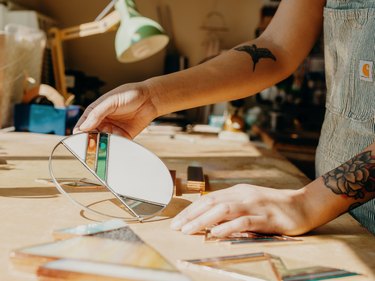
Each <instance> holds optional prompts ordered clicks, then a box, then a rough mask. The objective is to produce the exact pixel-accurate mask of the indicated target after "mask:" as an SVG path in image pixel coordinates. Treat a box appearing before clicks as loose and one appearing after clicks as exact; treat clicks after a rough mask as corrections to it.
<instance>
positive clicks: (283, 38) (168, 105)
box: [77, 0, 325, 137]
mask: <svg viewBox="0 0 375 281" xmlns="http://www.w3.org/2000/svg"><path fill="white" fill-rule="evenodd" d="M324 4H325V0H314V1H311V0H284V1H282V2H281V3H280V7H279V9H278V11H277V13H276V15H275V17H274V18H273V20H272V22H271V23H270V25H269V26H268V28H267V29H266V30H265V31H264V33H263V34H262V36H261V37H259V38H257V39H255V40H252V41H249V42H246V43H244V44H241V45H240V46H238V47H236V48H234V49H232V50H230V51H228V52H225V53H224V54H222V55H220V56H218V57H216V58H214V59H212V60H210V61H208V62H206V63H203V64H200V65H198V66H195V67H192V68H189V69H187V70H185V71H180V72H177V73H173V74H170V75H165V76H160V77H154V78H152V79H149V80H147V81H144V82H141V83H136V84H127V85H123V86H120V87H118V88H116V89H114V90H112V91H111V92H109V93H107V94H106V95H104V96H102V97H100V98H99V99H98V100H97V101H95V102H94V103H93V104H92V105H90V107H89V108H88V109H87V110H86V111H85V113H84V114H83V117H82V118H81V119H80V121H79V122H78V125H77V126H78V127H80V129H81V130H84V131H88V130H92V129H99V130H104V131H113V132H116V133H120V134H123V135H126V136H130V137H134V136H135V135H136V134H137V133H139V131H141V130H142V129H143V128H144V127H145V126H146V125H148V123H149V122H151V121H152V119H154V118H155V117H157V116H160V115H163V114H166V113H169V112H173V111H178V110H182V109H187V108H192V107H196V106H200V105H204V104H212V103H216V102H222V101H228V100H234V99H239V98H243V97H245V96H249V95H252V94H255V93H258V92H259V91H261V90H263V89H265V88H267V87H270V86H272V85H274V84H275V83H277V82H279V81H281V80H282V79H284V78H286V77H288V76H289V75H290V74H291V73H292V72H293V71H294V70H295V69H296V68H297V67H298V65H299V64H300V63H301V62H302V60H303V59H304V58H305V57H306V55H307V54H308V53H309V51H310V49H311V48H312V46H313V44H314V42H315V41H316V38H317V37H318V36H319V34H320V32H321V27H322V21H323V6H324ZM238 28H246V27H243V26H242V27H238ZM249 32H251V31H249ZM85 120H86V122H84V121H85Z"/></svg>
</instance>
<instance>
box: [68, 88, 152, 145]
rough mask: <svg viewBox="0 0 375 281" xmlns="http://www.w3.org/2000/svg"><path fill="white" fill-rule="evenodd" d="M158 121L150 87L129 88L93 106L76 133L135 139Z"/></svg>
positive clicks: (116, 90)
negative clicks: (110, 134)
mask: <svg viewBox="0 0 375 281" xmlns="http://www.w3.org/2000/svg"><path fill="white" fill-rule="evenodd" d="M156 117H157V110H156V107H155V105H154V103H153V101H152V95H151V93H150V89H149V88H148V87H147V85H146V83H132V84H125V85H122V86H120V87H118V88H116V89H114V90H112V91H110V92H108V93H106V94H105V95H103V96H101V97H100V98H99V99H97V100H96V101H95V102H93V103H92V104H90V105H89V106H88V107H87V109H86V110H85V112H84V113H83V115H82V117H81V118H80V119H79V120H78V122H77V125H76V126H75V128H74V133H79V132H88V131H92V130H98V131H101V132H107V133H114V134H117V135H122V136H124V137H127V138H130V139H133V138H134V137H135V136H136V135H137V134H139V133H140V132H141V131H142V130H143V129H144V128H145V127H146V126H147V125H148V124H149V123H150V122H151V121H152V120H153V119H155V118H156Z"/></svg>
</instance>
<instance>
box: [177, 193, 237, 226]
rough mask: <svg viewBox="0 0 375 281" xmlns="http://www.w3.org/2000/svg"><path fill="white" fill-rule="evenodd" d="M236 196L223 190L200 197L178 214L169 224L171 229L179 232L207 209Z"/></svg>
mask: <svg viewBox="0 0 375 281" xmlns="http://www.w3.org/2000/svg"><path fill="white" fill-rule="evenodd" d="M236 196H237V194H236V193H234V192H233V190H231V189H230V188H229V189H225V190H220V191H215V192H213V193H211V194H208V195H205V196H202V197H201V198H199V199H198V200H196V201H194V202H193V203H192V204H191V205H190V206H189V207H187V208H186V209H184V210H183V211H182V212H181V213H179V214H178V215H177V216H176V217H175V218H174V219H173V220H172V223H171V228H172V229H174V230H180V229H181V228H182V227H183V226H184V225H185V224H187V223H188V222H190V221H191V220H193V219H195V218H196V217H198V216H200V215H202V214H203V213H205V212H207V211H208V210H209V209H211V208H213V207H214V206H215V205H217V204H220V203H224V202H227V203H229V202H231V201H234V200H235V197H236Z"/></svg>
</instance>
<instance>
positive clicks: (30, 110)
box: [14, 104, 81, 136]
mask: <svg viewBox="0 0 375 281" xmlns="http://www.w3.org/2000/svg"><path fill="white" fill-rule="evenodd" d="M80 113H81V110H80V107H79V106H76V105H71V106H68V107H66V108H56V107H53V106H49V105H39V104H16V105H15V107H14V126H15V128H16V131H17V132H33V133H42V134H56V135H62V136H64V135H66V134H71V132H72V130H73V128H74V125H75V124H76V123H77V121H78V119H79V117H80Z"/></svg>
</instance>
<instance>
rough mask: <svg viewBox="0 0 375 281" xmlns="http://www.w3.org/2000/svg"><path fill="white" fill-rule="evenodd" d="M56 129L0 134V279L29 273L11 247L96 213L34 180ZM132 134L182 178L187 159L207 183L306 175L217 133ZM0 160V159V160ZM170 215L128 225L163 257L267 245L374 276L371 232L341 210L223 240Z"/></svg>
mask: <svg viewBox="0 0 375 281" xmlns="http://www.w3.org/2000/svg"><path fill="white" fill-rule="evenodd" d="M60 139H61V137H58V136H51V135H37V134H28V133H5V134H0V158H2V159H3V160H4V159H5V160H6V161H7V164H6V165H4V164H0V222H1V227H0V241H1V242H0V280H1V281H8V280H9V281H11V280H15V281H18V280H33V279H35V277H32V276H30V275H24V274H23V273H20V272H17V271H14V270H13V269H12V265H11V263H10V261H9V253H10V251H11V250H14V249H18V248H21V247H25V246H30V245H34V244H39V243H45V242H49V241H52V240H53V238H52V231H53V230H56V229H60V228H65V227H72V226H76V225H80V224H88V223H92V222H93V220H98V218H97V217H95V216H93V215H91V214H84V213H82V212H80V210H79V209H78V208H77V207H75V206H74V205H72V203H71V202H70V201H69V200H68V199H67V198H65V197H64V196H62V195H60V194H59V193H58V191H57V190H56V189H55V188H54V187H51V186H47V185H43V184H41V183H38V182H37V181H36V179H38V178H49V174H48V157H49V154H50V151H51V150H52V148H53V146H54V145H55V144H56V143H57V142H58V141H59V140H60ZM137 142H139V143H140V144H142V145H143V146H145V147H147V148H148V149H150V150H152V151H153V152H154V153H156V154H157V155H158V156H160V157H162V159H163V160H164V161H165V163H166V165H167V166H168V168H169V169H174V170H176V171H177V177H178V178H181V179H182V184H184V183H185V179H186V169H187V166H188V165H189V164H192V163H195V164H196V163H199V164H201V165H202V166H203V169H204V172H205V174H207V175H208V177H209V179H210V186H211V188H212V189H219V188H224V187H229V186H232V185H235V184H238V183H251V184H257V185H264V186H270V187H275V188H299V187H302V186H304V185H305V184H306V183H308V179H307V178H306V177H305V176H304V175H303V174H302V173H301V172H300V171H299V170H298V169H297V168H296V167H294V166H293V165H292V164H291V163H290V162H288V161H287V160H285V159H284V158H283V157H282V156H280V155H278V154H277V153H275V152H272V151H270V150H267V149H264V148H261V147H257V146H255V145H254V144H252V143H247V144H243V143H242V144H241V143H236V142H228V141H220V140H218V139H217V138H215V137H207V136H202V135H186V134H179V135H175V136H174V138H171V137H169V136H156V135H147V134H142V135H141V136H139V137H138V138H137ZM0 163H1V162H0ZM196 198H198V195H195V194H185V195H184V196H183V197H177V198H174V199H173V201H172V203H171V204H170V206H169V207H168V210H167V212H166V215H168V216H170V217H172V216H174V215H175V214H177V213H178V212H179V211H180V210H182V209H183V208H184V207H186V206H187V205H188V204H189V203H190V202H191V201H193V200H194V199H196ZM169 224H170V219H167V220H159V221H154V222H147V223H142V224H140V223H138V224H137V223H135V224H131V228H132V229H133V230H134V231H135V232H136V233H137V234H138V235H139V236H140V237H141V238H142V239H143V240H144V241H145V242H146V243H148V244H150V245H151V246H153V247H154V248H155V249H157V250H158V251H159V252H160V253H161V254H162V255H163V256H165V257H166V258H167V259H168V260H169V261H170V262H172V263H173V264H176V263H177V261H178V260H180V259H196V258H204V257H215V256H223V255H235V254H244V253H255V252H262V251H263V252H267V253H270V254H274V255H277V256H280V257H281V258H282V259H283V260H285V262H286V264H287V266H290V267H293V268H294V267H307V266H313V265H321V266H330V267H335V268H341V269H346V270H349V271H355V272H359V273H362V274H364V275H363V276H356V277H348V278H342V279H337V280H358V281H359V280H375V258H374V255H375V237H374V236H373V235H371V234H370V233H369V232H367V231H366V230H365V229H364V228H362V227H361V226H360V225H359V224H358V223H357V222H356V221H355V220H354V219H352V218H351V217H350V216H349V215H343V216H341V217H339V218H338V219H336V220H334V221H332V222H330V223H329V224H327V225H325V226H322V227H320V228H318V229H316V230H314V231H313V232H311V233H308V234H306V235H304V236H302V237H301V238H302V239H303V241H302V242H295V243H285V244H283V243H276V244H275V243H274V244H272V243H271V244H265V243H263V244H262V243H261V244H246V245H241V246H228V245H223V244H217V243H209V244H207V243H204V241H203V237H202V236H200V235H194V236H187V235H183V234H181V233H180V232H176V231H172V230H170V228H169ZM184 273H186V274H187V275H189V276H190V277H191V278H192V280H229V279H228V278H220V277H218V276H217V275H215V274H207V273H204V272H196V271H190V270H184Z"/></svg>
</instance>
